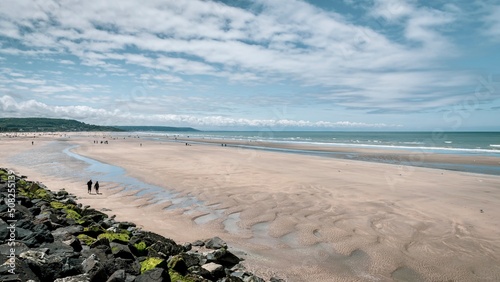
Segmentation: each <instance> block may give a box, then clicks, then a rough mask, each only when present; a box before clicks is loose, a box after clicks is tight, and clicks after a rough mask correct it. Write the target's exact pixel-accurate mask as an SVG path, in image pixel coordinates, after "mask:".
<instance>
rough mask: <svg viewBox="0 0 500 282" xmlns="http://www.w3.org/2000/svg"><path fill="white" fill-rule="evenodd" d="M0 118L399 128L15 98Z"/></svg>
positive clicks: (2, 105)
mask: <svg viewBox="0 0 500 282" xmlns="http://www.w3.org/2000/svg"><path fill="white" fill-rule="evenodd" d="M0 109H1V110H2V111H1V112H0V116H3V117H16V116H43V117H53V118H71V119H78V120H81V121H84V122H91V123H96V124H101V125H127V124H151V125H173V126H193V127H198V128H207V127H248V126H250V127H259V128H263V127H269V128H273V127H278V128H287V127H300V128H384V127H398V125H387V124H383V123H363V122H350V121H338V122H329V121H316V122H312V121H307V120H289V119H246V118H229V117H222V116H204V117H198V116H193V115H176V114H151V115H145V114H131V113H128V112H122V111H120V110H118V109H114V110H111V111H109V110H104V109H96V108H92V107H88V106H52V105H47V104H45V103H42V102H38V101H35V100H27V101H20V102H18V101H16V100H15V99H14V98H13V97H11V96H8V95H4V96H2V97H0Z"/></svg>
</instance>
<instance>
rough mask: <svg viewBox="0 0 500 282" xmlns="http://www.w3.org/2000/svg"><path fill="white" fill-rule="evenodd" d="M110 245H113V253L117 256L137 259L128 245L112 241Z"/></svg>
mask: <svg viewBox="0 0 500 282" xmlns="http://www.w3.org/2000/svg"><path fill="white" fill-rule="evenodd" d="M109 246H110V247H111V253H112V254H113V255H114V256H115V258H124V259H135V257H134V255H133V254H132V252H131V251H130V248H129V247H128V246H127V245H124V244H120V243H115V242H111V243H109Z"/></svg>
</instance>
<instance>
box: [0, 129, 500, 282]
mask: <svg viewBox="0 0 500 282" xmlns="http://www.w3.org/2000/svg"><path fill="white" fill-rule="evenodd" d="M95 138H96V137H95V136H90V137H76V136H73V137H72V138H70V139H66V140H65V141H59V142H70V143H74V144H79V145H80V146H79V147H78V148H76V149H75V150H74V152H76V153H78V154H81V155H84V156H88V157H91V158H94V159H96V160H99V161H101V162H105V163H109V164H114V165H118V166H120V167H123V168H125V169H126V171H127V173H128V175H130V176H132V177H135V178H138V179H141V180H142V181H144V182H147V183H151V184H154V185H158V186H162V187H166V188H167V189H171V190H174V191H177V192H179V193H180V194H181V195H188V194H189V195H191V196H195V197H196V198H198V199H199V200H201V201H203V202H204V205H206V206H208V208H210V209H212V210H213V211H214V212H213V213H203V212H199V211H197V212H190V208H189V206H186V207H185V208H183V209H165V208H166V207H167V208H168V206H169V205H170V202H165V203H162V204H150V202H148V197H142V198H138V197H136V196H133V195H127V193H123V192H120V191H121V190H120V187H119V186H117V185H116V184H113V183H101V190H102V193H103V194H102V195H88V194H87V193H86V187H85V182H86V181H87V180H86V179H78V178H71V177H65V178H62V177H56V176H54V175H43V174H41V173H40V172H39V171H38V172H37V170H36V168H30V167H28V166H18V165H17V166H16V165H15V164H12V163H9V159H12V156H15V155H16V154H19V153H20V152H21V151H23V150H29V149H31V148H30V147H31V144H29V146H27V145H26V144H27V142H28V140H27V139H22V138H17V139H15V140H10V139H9V140H6V139H1V140H0V150H2V152H8V153H7V154H3V155H2V156H1V157H0V161H1V165H2V166H8V167H14V168H15V169H16V170H17V171H19V172H21V173H23V174H26V175H28V176H29V177H30V179H34V180H43V182H44V183H45V184H46V185H47V186H48V187H49V188H53V189H54V188H56V187H58V188H59V187H65V188H66V189H67V190H68V191H69V192H71V193H74V194H76V195H77V196H79V197H80V198H81V201H82V202H83V203H85V204H90V205H92V206H94V207H96V208H98V209H101V208H107V209H110V210H111V211H109V213H110V214H116V215H117V219H118V220H128V221H134V222H136V223H138V224H139V225H142V226H144V228H146V229H149V230H153V231H156V232H158V233H161V234H162V235H166V236H170V237H172V238H173V239H175V240H178V241H180V242H187V241H192V240H195V239H199V238H205V237H211V236H215V235H218V236H220V237H222V238H224V239H225V240H227V241H228V242H229V244H230V245H232V246H235V247H236V248H238V249H240V250H243V251H244V252H246V253H247V255H246V256H245V258H246V265H247V266H248V267H249V268H251V269H252V270H256V273H258V274H261V275H263V276H268V275H267V274H270V273H272V272H275V273H277V274H278V275H280V276H281V277H286V278H288V280H289V281H391V280H394V281H449V280H453V281H497V280H500V267H499V265H500V239H499V238H500V220H499V218H498V214H500V205H499V201H500V200H499V199H500V197H499V196H500V177H498V176H491V175H481V174H473V173H462V172H452V171H445V170H437V169H428V168H418V167H409V166H398V165H390V164H381V163H370V162H362V161H354V160H342V159H333V158H324V157H318V156H308V155H299V154H284V153H278V152H267V151H262V150H252V149H241V148H235V147H220V146H213V145H200V144H193V145H192V146H185V144H184V142H178V143H174V142H157V141H146V140H142V139H130V138H127V139H125V140H123V139H120V140H110V144H108V145H104V144H103V145H101V144H93V140H95ZM101 138H102V137H101ZM43 139H46V140H43ZM52 140H55V138H54V137H46V138H40V139H36V141H35V145H34V146H45V145H46V144H50V142H54V141H52ZM29 142H31V140H29ZM140 143H142V146H140ZM226 143H228V144H229V142H226ZM438 157H441V158H443V157H445V158H446V157H447V156H438ZM479 159H481V160H480V161H481V162H483V161H484V162H490V161H493V162H494V161H497V162H498V159H496V158H493V160H490V159H488V158H486V159H484V158H479ZM495 159H496V160H495ZM65 161H67V162H71V160H65ZM48 165H50V164H48ZM67 165H74V164H72V163H67ZM78 169H85V168H84V167H81V168H79V167H77V166H76V165H75V170H78ZM129 194H130V193H129ZM481 211H482V212H481ZM214 214H215V216H214Z"/></svg>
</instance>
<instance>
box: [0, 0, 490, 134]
mask: <svg viewBox="0 0 500 282" xmlns="http://www.w3.org/2000/svg"><path fill="white" fill-rule="evenodd" d="M499 96H500V3H499V2H498V1H487V0H485V1H441V0H436V1H409V0H408V1H405V0H360V1H355V0H343V1H341V0H339V1H329V0H318V1H314V0H308V1H296V0H257V1H246V0H226V1H198V0H189V1H168V0H167V1H166V0H161V1H160V0H148V1H133V0H122V1H99V0H87V1H76V0H68V1H53V0H32V1H26V0H3V1H1V2H0V108H1V113H0V116H1V117H27V116H38V117H60V118H74V119H77V120H80V121H84V122H88V123H93V124H101V125H166V126H192V127H195V128H199V129H268V130H269V129H270V130H297V129H302V130H450V131H451V130H500V123H499V122H498V119H499V117H500V99H499Z"/></svg>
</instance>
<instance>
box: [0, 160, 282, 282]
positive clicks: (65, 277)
mask: <svg viewBox="0 0 500 282" xmlns="http://www.w3.org/2000/svg"><path fill="white" fill-rule="evenodd" d="M0 196H1V199H0V264H1V265H0V281H41V282H45V281H58V282H62V281H68V282H69V281H74V282H78V281H82V282H83V281H92V282H94V281H95V282H97V281H99V282H101V281H108V282H119V281H136V282H143V281H173V282H176V281H183V282H184V281H220V282H223V281H225V282H229V281H231V282H240V281H245V282H248V281H254V282H260V281H264V280H263V279H261V278H259V277H257V276H255V275H253V274H252V273H249V272H247V271H245V269H244V267H243V266H242V265H241V263H240V261H241V259H240V258H239V257H237V256H236V255H235V254H233V253H231V252H230V251H229V250H228V248H227V244H226V243H225V242H224V241H223V240H221V239H220V238H218V237H215V238H212V239H208V240H203V241H202V240H200V241H196V242H193V243H186V244H183V245H179V244H177V243H176V242H174V241H173V240H171V239H168V238H165V237H163V236H161V235H158V234H155V233H152V232H148V231H144V230H141V229H140V228H137V227H136V225H135V224H134V223H130V222H117V221H115V220H114V217H113V216H111V217H109V216H108V215H107V214H105V213H103V212H100V211H97V210H95V209H92V208H90V207H88V206H82V205H81V204H79V203H77V199H76V197H75V196H73V195H71V194H69V193H68V192H66V191H64V190H60V191H58V192H52V191H51V190H48V189H47V188H46V187H45V186H44V185H43V184H40V183H36V182H31V181H26V179H25V177H19V176H17V175H14V174H13V173H12V171H9V170H7V169H0ZM270 281H273V282H277V281H282V280H280V279H276V278H271V280H270Z"/></svg>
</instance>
